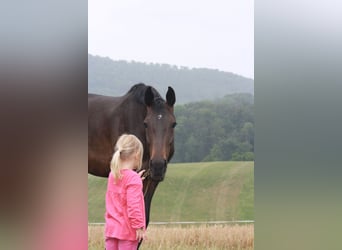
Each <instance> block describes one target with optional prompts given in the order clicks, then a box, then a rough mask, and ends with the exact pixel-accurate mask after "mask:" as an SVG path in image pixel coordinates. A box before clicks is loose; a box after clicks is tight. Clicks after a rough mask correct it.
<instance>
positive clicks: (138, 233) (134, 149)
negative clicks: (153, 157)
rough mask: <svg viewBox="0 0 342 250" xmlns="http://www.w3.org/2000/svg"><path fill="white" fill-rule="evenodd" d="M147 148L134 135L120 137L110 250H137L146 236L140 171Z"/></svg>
mask: <svg viewBox="0 0 342 250" xmlns="http://www.w3.org/2000/svg"><path fill="white" fill-rule="evenodd" d="M142 157H143V145H142V143H141V142H140V140H139V139H138V138H137V137H136V136H134V135H128V134H124V135H122V136H120V137H119V139H118V141H117V143H116V146H115V152H114V155H113V158H112V161H111V164H110V168H111V172H110V174H109V177H108V185H107V193H106V213H105V220H106V225H105V238H106V239H105V246H106V250H128V249H129V250H130V249H132V250H133V249H134V250H136V249H137V246H138V243H139V241H140V240H142V239H144V237H145V220H146V219H145V205H144V195H143V191H142V188H143V185H142V180H141V177H140V175H139V174H138V173H136V172H135V170H137V171H138V170H140V168H141V165H142Z"/></svg>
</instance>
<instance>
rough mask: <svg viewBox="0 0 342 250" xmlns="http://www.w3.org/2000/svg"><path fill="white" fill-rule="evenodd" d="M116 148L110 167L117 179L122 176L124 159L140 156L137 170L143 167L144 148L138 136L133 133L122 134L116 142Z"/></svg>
mask: <svg viewBox="0 0 342 250" xmlns="http://www.w3.org/2000/svg"><path fill="white" fill-rule="evenodd" d="M114 150H115V152H114V154H113V158H112V161H111V163H110V169H111V171H112V174H113V176H114V179H115V180H117V179H121V178H122V175H121V173H120V170H121V165H122V164H121V163H122V162H123V161H127V160H132V159H134V158H135V157H136V156H138V160H137V166H136V167H137V170H140V169H141V166H142V158H143V151H144V149H143V145H142V143H141V141H140V140H139V139H138V137H136V136H135V135H131V134H123V135H121V136H120V137H119V139H118V141H117V142H116V145H115V149H114Z"/></svg>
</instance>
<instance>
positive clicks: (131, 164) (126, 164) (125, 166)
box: [121, 161, 134, 170]
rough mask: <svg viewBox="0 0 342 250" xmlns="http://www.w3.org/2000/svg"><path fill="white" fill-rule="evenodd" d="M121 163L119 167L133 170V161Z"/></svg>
mask: <svg viewBox="0 0 342 250" xmlns="http://www.w3.org/2000/svg"><path fill="white" fill-rule="evenodd" d="M121 164H122V165H121V169H130V170H134V161H124V162H122V163H121Z"/></svg>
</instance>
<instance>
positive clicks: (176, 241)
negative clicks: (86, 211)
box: [88, 224, 254, 250]
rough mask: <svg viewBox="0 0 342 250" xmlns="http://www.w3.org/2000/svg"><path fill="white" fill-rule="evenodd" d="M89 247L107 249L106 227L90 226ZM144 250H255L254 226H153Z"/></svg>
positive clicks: (90, 249)
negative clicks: (105, 243)
mask: <svg viewBox="0 0 342 250" xmlns="http://www.w3.org/2000/svg"><path fill="white" fill-rule="evenodd" d="M88 235H89V236H88V249H89V250H98V249H101V250H103V249H104V240H103V226H88ZM147 237H148V238H147V240H144V242H143V243H142V245H141V247H140V249H141V250H157V249H163V250H170V249H178V250H190V249H191V250H195V249H196V250H198V249H209V250H218V249H231V250H253V249H254V225H252V224H248V225H200V226H160V225H150V226H149V228H148V230H147Z"/></svg>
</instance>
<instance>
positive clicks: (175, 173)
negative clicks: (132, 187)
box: [88, 162, 254, 222]
mask: <svg viewBox="0 0 342 250" xmlns="http://www.w3.org/2000/svg"><path fill="white" fill-rule="evenodd" d="M106 181H107V179H105V178H100V177H94V176H91V175H88V221H89V222H104V212H105V192H106ZM150 218H151V219H150V221H151V222H157V221H166V222H174V221H218V220H229V221H230V220H253V219H254V162H201V163H178V164H169V165H168V170H167V173H166V177H165V180H164V181H163V182H161V183H160V184H159V186H158V188H157V191H156V193H155V195H154V197H153V200H152V207H151V217H150Z"/></svg>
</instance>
